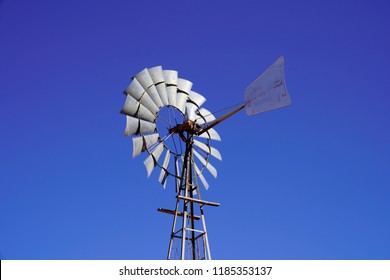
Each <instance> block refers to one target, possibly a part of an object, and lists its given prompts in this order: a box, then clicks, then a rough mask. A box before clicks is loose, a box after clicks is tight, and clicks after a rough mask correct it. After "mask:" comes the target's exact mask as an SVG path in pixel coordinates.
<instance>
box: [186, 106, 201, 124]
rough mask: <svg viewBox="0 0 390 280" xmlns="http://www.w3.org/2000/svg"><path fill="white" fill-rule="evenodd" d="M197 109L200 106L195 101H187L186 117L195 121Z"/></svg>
mask: <svg viewBox="0 0 390 280" xmlns="http://www.w3.org/2000/svg"><path fill="white" fill-rule="evenodd" d="M197 109H198V107H197V106H196V105H195V104H194V103H191V102H187V103H186V119H187V120H191V121H195V119H196V113H195V112H196V110H197Z"/></svg>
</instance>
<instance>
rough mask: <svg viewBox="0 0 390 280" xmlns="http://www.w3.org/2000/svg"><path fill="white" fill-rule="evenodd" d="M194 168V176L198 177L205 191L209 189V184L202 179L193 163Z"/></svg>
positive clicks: (200, 173)
mask: <svg viewBox="0 0 390 280" xmlns="http://www.w3.org/2000/svg"><path fill="white" fill-rule="evenodd" d="M194 168H195V174H196V175H197V176H198V177H199V179H200V181H201V182H202V184H203V186H204V188H205V189H206V190H208V189H209V184H208V183H207V181H206V179H205V178H204V176H203V174H202V172H201V171H200V170H199V168H198V166H197V165H196V164H195V162H194Z"/></svg>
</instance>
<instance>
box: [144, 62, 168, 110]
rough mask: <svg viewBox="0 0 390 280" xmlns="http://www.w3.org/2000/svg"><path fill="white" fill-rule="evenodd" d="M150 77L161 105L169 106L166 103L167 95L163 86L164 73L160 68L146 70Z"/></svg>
mask: <svg viewBox="0 0 390 280" xmlns="http://www.w3.org/2000/svg"><path fill="white" fill-rule="evenodd" d="M148 71H149V74H150V76H151V77H152V80H153V82H154V85H155V86H156V89H157V92H158V94H159V96H160V99H161V101H162V103H163V104H164V106H165V105H169V102H168V93H167V88H166V85H165V79H164V73H163V69H162V67H161V66H156V67H152V68H149V69H148Z"/></svg>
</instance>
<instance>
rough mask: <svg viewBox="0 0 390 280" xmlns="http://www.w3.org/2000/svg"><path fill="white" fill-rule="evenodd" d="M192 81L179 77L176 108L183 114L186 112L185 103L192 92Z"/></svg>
mask: <svg viewBox="0 0 390 280" xmlns="http://www.w3.org/2000/svg"><path fill="white" fill-rule="evenodd" d="M191 87H192V82H190V81H188V80H185V79H182V78H178V79H177V95H176V108H178V109H179V110H180V111H181V112H182V113H183V114H185V109H186V108H185V105H186V102H187V99H188V96H189V94H190V91H191Z"/></svg>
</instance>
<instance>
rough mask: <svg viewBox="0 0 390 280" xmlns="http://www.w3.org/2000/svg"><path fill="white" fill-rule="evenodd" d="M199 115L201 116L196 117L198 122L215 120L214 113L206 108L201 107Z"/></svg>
mask: <svg viewBox="0 0 390 280" xmlns="http://www.w3.org/2000/svg"><path fill="white" fill-rule="evenodd" d="M198 115H199V117H197V118H196V123H197V124H204V123H207V122H212V121H214V120H215V117H214V115H213V114H212V113H211V112H210V111H209V110H207V109H205V108H200V109H199V111H198Z"/></svg>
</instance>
